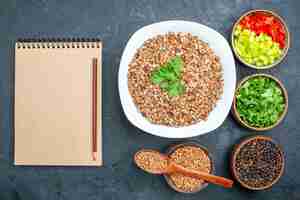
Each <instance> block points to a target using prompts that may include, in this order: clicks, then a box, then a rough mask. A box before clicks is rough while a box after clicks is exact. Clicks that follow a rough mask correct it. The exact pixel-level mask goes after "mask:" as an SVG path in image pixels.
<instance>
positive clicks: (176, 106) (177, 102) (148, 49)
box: [128, 33, 223, 126]
mask: <svg viewBox="0 0 300 200" xmlns="http://www.w3.org/2000/svg"><path fill="white" fill-rule="evenodd" d="M176 55H180V56H181V58H182V59H183V62H184V66H183V71H182V81H183V83H184V85H185V88H186V89H185V93H184V94H182V95H180V96H176V97H171V96H169V95H168V93H167V92H165V91H163V90H161V88H160V87H159V85H155V84H153V83H152V82H151V80H150V75H151V73H152V71H153V70H155V69H157V68H158V67H160V66H161V65H163V64H165V63H166V62H167V61H169V60H170V59H171V58H173V57H175V56H176ZM128 88H129V92H130V94H131V96H132V97H133V101H134V103H135V104H136V106H137V107H138V109H139V110H140V112H141V113H142V114H143V115H144V116H145V117H146V118H147V119H148V120H149V121H150V122H152V123H155V124H164V125H168V126H187V125H191V124H194V123H197V122H199V121H201V120H206V119H207V117H208V115H209V113H210V112H211V111H212V110H213V108H214V107H215V105H216V102H217V101H218V100H219V98H220V96H221V95H222V93H223V79H222V66H221V63H220V61H219V58H218V57H217V56H216V55H215V54H214V52H213V51H212V49H211V48H210V47H209V46H208V44H207V43H205V42H203V41H201V40H200V39H199V38H198V37H196V36H192V35H191V34H190V33H168V34H165V35H159V36H156V37H154V38H151V39H149V40H147V41H146V42H145V43H144V44H143V46H142V47H141V48H139V49H138V51H137V52H136V54H135V56H134V58H133V60H132V61H131V63H130V64H129V70H128Z"/></svg>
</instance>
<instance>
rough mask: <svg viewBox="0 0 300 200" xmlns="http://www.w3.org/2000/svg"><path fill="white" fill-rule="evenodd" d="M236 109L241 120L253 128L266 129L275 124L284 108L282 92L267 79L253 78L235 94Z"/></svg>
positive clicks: (274, 83)
mask: <svg viewBox="0 0 300 200" xmlns="http://www.w3.org/2000/svg"><path fill="white" fill-rule="evenodd" d="M236 100H237V101H236V107H237V111H238V113H239V115H240V117H241V119H242V120H243V121H244V122H246V123H247V124H249V125H250V126H254V127H259V128H263V127H268V126H271V125H273V124H275V123H276V122H277V120H278V119H279V118H280V117H281V114H282V112H283V111H284V108H285V100H284V96H283V92H282V90H281V88H280V87H279V86H278V84H277V83H276V82H275V81H274V80H272V79H271V78H268V77H254V78H251V79H249V80H248V81H246V82H245V83H244V84H243V85H242V86H241V88H240V89H239V90H238V92H237V96H236Z"/></svg>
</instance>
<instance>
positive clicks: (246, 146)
mask: <svg viewBox="0 0 300 200" xmlns="http://www.w3.org/2000/svg"><path fill="white" fill-rule="evenodd" d="M283 168H284V157H283V153H282V151H281V149H280V147H279V146H278V145H277V144H276V143H275V142H274V141H273V140H272V139H271V138H269V137H265V136H256V137H252V138H250V139H247V140H245V141H244V142H242V143H241V144H240V145H238V147H237V148H236V150H235V152H234V154H233V159H232V169H233V174H234V176H235V178H236V179H237V180H238V181H239V182H240V183H241V184H242V185H243V186H245V187H247V188H249V189H255V190H259V189H266V188H268V187H271V186H272V185H273V184H274V183H275V182H277V180H278V179H279V177H280V176H281V175H282V173H283Z"/></svg>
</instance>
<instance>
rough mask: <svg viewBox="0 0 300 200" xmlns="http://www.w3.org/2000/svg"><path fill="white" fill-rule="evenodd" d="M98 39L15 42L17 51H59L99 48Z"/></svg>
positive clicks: (44, 39) (99, 41)
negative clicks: (63, 49)
mask: <svg viewBox="0 0 300 200" xmlns="http://www.w3.org/2000/svg"><path fill="white" fill-rule="evenodd" d="M100 44H101V40H100V39H98V38H39V39H33V38H31V39H29V38H26V39H24V38H22V39H21V38H20V39H18V40H17V42H16V48H18V49H49V48H52V49H59V48H100Z"/></svg>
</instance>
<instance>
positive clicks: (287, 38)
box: [231, 9, 290, 70]
mask: <svg viewBox="0 0 300 200" xmlns="http://www.w3.org/2000/svg"><path fill="white" fill-rule="evenodd" d="M255 12H264V13H267V14H270V15H272V16H274V17H276V18H277V19H279V21H280V22H281V23H282V25H283V27H284V29H285V33H286V37H285V44H286V45H285V47H284V49H283V54H282V55H281V57H280V58H279V59H277V60H276V61H275V62H273V63H271V64H269V65H266V66H262V67H258V66H256V65H253V64H250V63H247V62H246V61H244V60H243V58H242V57H241V56H240V55H239V54H238V52H237V51H236V48H235V45H234V30H235V29H236V27H237V26H238V24H239V23H240V21H241V20H242V19H243V18H244V17H246V16H248V15H250V14H252V13H255ZM231 46H232V49H233V52H234V55H235V56H236V57H237V58H238V60H239V61H240V62H241V63H243V64H244V65H246V66H248V67H251V68H253V69H258V70H263V69H270V68H273V67H275V66H277V65H278V64H279V63H281V62H282V61H283V59H284V58H285V57H286V56H287V53H288V50H289V48H290V32H289V29H288V26H287V24H286V22H285V21H284V19H283V18H282V17H281V16H280V15H278V14H277V13H275V12H274V11H271V10H264V9H253V10H249V11H247V12H246V13H244V14H243V15H241V16H240V17H239V18H238V20H237V21H236V22H235V23H234V25H233V27H232V30H231Z"/></svg>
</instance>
